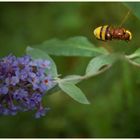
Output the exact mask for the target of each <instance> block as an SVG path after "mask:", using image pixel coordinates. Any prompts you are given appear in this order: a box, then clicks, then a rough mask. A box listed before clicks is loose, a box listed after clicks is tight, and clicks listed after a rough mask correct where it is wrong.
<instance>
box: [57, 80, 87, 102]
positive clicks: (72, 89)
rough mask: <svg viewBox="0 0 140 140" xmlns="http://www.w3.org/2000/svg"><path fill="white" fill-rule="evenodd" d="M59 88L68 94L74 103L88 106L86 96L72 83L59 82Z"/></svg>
mask: <svg viewBox="0 0 140 140" xmlns="http://www.w3.org/2000/svg"><path fill="white" fill-rule="evenodd" d="M59 87H60V88H61V90H62V91H64V92H65V93H66V94H68V95H69V96H70V97H71V98H73V99H74V100H75V101H77V102H79V103H82V104H89V101H88V100H87V98H86V96H85V95H84V93H83V92H82V91H81V89H80V88H78V87H77V86H75V85H74V84H73V83H70V82H60V83H59Z"/></svg>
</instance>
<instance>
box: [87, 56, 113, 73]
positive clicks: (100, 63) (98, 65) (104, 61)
mask: <svg viewBox="0 0 140 140" xmlns="http://www.w3.org/2000/svg"><path fill="white" fill-rule="evenodd" d="M114 61H115V59H114V57H113V56H112V55H101V56H98V57H95V58H93V59H92V60H91V61H90V62H89V64H88V66H87V69H86V75H94V74H96V73H98V72H99V71H100V70H101V69H102V68H105V67H106V66H109V65H111V64H112V63H113V62H114Z"/></svg>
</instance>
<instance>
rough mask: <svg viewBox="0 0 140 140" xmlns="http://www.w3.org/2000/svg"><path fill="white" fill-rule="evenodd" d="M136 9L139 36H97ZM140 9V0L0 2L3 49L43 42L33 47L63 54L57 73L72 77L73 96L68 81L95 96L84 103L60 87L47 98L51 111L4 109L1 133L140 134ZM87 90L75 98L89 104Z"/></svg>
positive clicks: (133, 18)
mask: <svg viewBox="0 0 140 140" xmlns="http://www.w3.org/2000/svg"><path fill="white" fill-rule="evenodd" d="M126 5H128V7H127V6H126ZM130 8H132V9H133V10H132V12H131V14H130V16H129V17H128V19H127V20H126V22H125V23H124V25H123V26H124V27H125V28H126V29H127V28H128V29H130V31H132V35H133V39H132V41H131V42H125V41H117V40H116V41H111V42H100V41H99V40H96V39H95V38H94V36H93V33H92V32H93V29H94V28H96V27H97V26H100V25H105V24H109V25H114V26H117V25H119V24H120V23H121V21H122V19H123V18H124V16H125V15H126V14H127V12H128V10H129V9H130ZM138 9H140V7H139V3H128V4H124V3H115V4H114V3H113V2H108V3H97V2H96V3H47V2H46V3H0V16H1V19H0V27H1V29H0V45H1V50H2V51H1V52H0V54H1V56H4V55H7V54H8V53H14V54H17V55H21V54H25V51H24V50H25V48H26V47H27V46H31V47H35V49H33V51H35V53H33V52H32V51H31V49H28V50H27V52H28V54H30V55H32V56H33V57H35V58H36V57H40V58H44V59H45V58H49V59H51V58H50V56H48V55H47V53H48V54H49V55H57V56H52V58H53V60H54V61H52V59H51V61H52V62H53V68H52V73H53V74H54V77H56V80H57V82H58V83H59V84H60V83H61V84H62V83H64V84H65V83H68V86H67V89H63V87H62V85H60V87H61V88H62V89H63V91H65V92H68V94H71V96H72V94H73V93H74V92H72V93H71V92H69V91H68V87H70V88H71V87H72V88H76V86H75V84H78V87H79V88H80V89H81V90H82V91H83V92H84V93H85V94H86V97H87V99H89V100H90V104H89V105H82V104H79V103H77V102H75V101H73V100H72V99H71V98H69V96H67V95H65V94H62V92H61V91H60V90H59V89H60V88H58V87H56V88H55V89H54V90H53V91H52V92H51V93H54V91H55V93H54V94H51V95H50V96H46V97H45V98H44V104H48V105H49V106H51V111H50V112H49V113H48V115H47V116H46V117H44V118H41V119H39V120H34V119H33V118H32V117H31V114H29V113H22V114H20V115H19V116H15V117H2V116H1V127H0V132H1V133H0V137H34V138H35V137H39V138H40V137H66V138H67V137H76V138H77V137H97V138H103V137H128V138H130V137H140V128H139V123H140V119H139V118H140V111H139V108H140V76H139V75H140V68H139V65H140V58H139V57H140V51H139V49H138V48H139V28H140V21H139V10H138ZM95 13H96V14H95ZM137 17H138V18H137ZM73 36H75V37H74V38H71V37H73ZM76 36H77V37H76ZM83 36H85V37H83ZM51 38H58V39H55V40H54V39H53V40H52V39H51ZM87 38H88V39H87ZM45 40H47V42H45V43H43V44H42V42H44V41H45ZM36 44H40V45H36ZM92 44H94V45H92ZM77 46H78V47H77ZM79 46H80V47H79ZM57 47H58V48H57ZM103 47H105V48H107V49H106V50H109V51H105V49H101V48H103ZM36 48H37V49H36ZM64 48H65V49H64ZM71 48H72V49H71ZM86 48H88V49H86ZM63 49H64V50H63ZM42 50H43V51H42ZM46 52H47V53H46ZM36 54H37V55H36ZM39 55H40V56H39ZM61 55H63V57H60V56H61ZM58 56H59V57H58ZM64 56H71V57H64ZM76 56H80V57H76ZM82 56H84V57H83V58H82ZM86 57H87V58H86ZM93 57H94V58H93ZM95 60H97V61H95ZM110 60H111V61H110ZM112 60H113V61H112ZM114 60H115V61H114ZM54 62H55V63H56V64H54ZM99 62H100V63H99ZM114 62H115V63H114ZM94 65H96V67H94ZM56 66H57V70H56ZM87 66H88V68H87V70H86V67H87ZM108 66H109V67H108ZM92 68H93V69H92ZM89 70H90V74H89ZM57 71H58V72H57ZM102 72H103V73H102ZM59 74H60V76H59V77H57V75H59ZM99 74H100V75H99ZM67 75H69V76H67ZM65 76H66V77H65ZM63 77H64V78H63ZM57 78H58V79H57ZM89 78H90V79H89ZM85 79H87V80H85ZM83 80H84V81H83ZM70 82H71V83H70ZM80 89H78V88H76V90H77V92H79V93H80V94H81V95H82V97H83V98H82V99H80V98H79V96H78V97H74V96H72V97H73V98H74V99H75V100H76V99H77V100H78V101H80V102H82V103H88V101H87V99H86V97H85V96H84V95H83V93H81V90H80ZM76 90H75V91H76ZM80 97H81V96H80Z"/></svg>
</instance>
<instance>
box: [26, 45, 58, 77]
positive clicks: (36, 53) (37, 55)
mask: <svg viewBox="0 0 140 140" xmlns="http://www.w3.org/2000/svg"><path fill="white" fill-rule="evenodd" d="M26 53H27V54H28V55H30V56H32V58H33V59H44V60H45V59H47V60H49V61H50V62H51V68H50V69H49V70H47V71H46V73H47V74H50V75H51V76H53V77H54V78H55V77H57V68H56V65H55V63H54V61H53V60H52V58H51V57H50V56H49V55H48V54H47V53H45V52H44V51H42V50H39V49H34V48H31V47H27V49H26Z"/></svg>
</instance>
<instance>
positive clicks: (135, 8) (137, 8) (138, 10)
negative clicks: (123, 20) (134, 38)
mask: <svg viewBox="0 0 140 140" xmlns="http://www.w3.org/2000/svg"><path fill="white" fill-rule="evenodd" d="M124 5H126V6H127V7H128V8H129V9H130V10H132V12H133V14H135V16H136V17H137V18H139V19H140V3H138V2H134V3H133V2H125V3H124Z"/></svg>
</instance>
